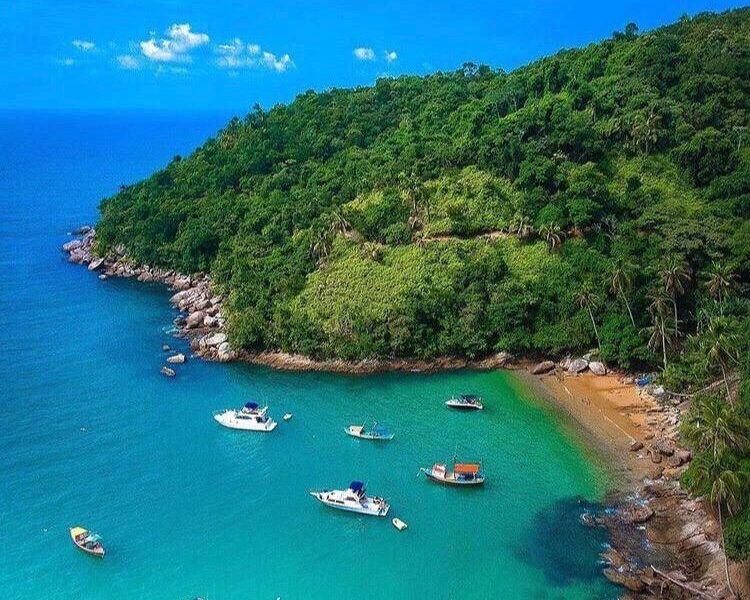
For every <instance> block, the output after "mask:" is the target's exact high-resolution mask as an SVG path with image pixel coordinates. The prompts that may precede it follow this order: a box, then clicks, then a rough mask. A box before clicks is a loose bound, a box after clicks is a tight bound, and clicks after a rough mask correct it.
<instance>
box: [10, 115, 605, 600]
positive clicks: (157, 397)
mask: <svg viewBox="0 0 750 600" xmlns="http://www.w3.org/2000/svg"><path fill="white" fill-rule="evenodd" d="M228 116H229V115H205V114H204V115H183V116H165V115H154V114H152V115H144V114H122V115H114V116H112V115H110V116H105V115H80V114H79V115H74V114H69V115H51V114H41V113H39V114H25V115H23V114H18V113H0V134H1V136H2V142H3V143H2V144H0V169H2V171H1V172H0V234H1V235H2V239H3V241H4V243H3V244H2V246H0V267H1V268H0V325H2V331H3V337H4V348H5V352H4V354H3V358H2V361H0V381H2V382H3V394H2V399H0V526H1V527H2V528H3V530H4V533H5V535H4V550H3V552H0V589H2V590H3V592H4V597H6V598H23V599H32V598H47V599H53V598H61V599H62V598H66V599H67V598H91V599H105V598H106V599H108V600H118V599H125V598H128V599H131V598H137V597H143V598H153V599H157V600H159V599H165V600H166V599H175V600H177V599H187V598H192V597H195V596H198V595H201V596H204V597H206V598H207V599H208V600H222V599H235V598H236V599H239V598H243V599H244V598H269V599H273V598H277V597H279V596H280V597H282V598H284V599H287V598H329V597H333V596H343V595H345V594H356V595H362V594H364V595H365V596H366V597H367V598H368V599H380V598H446V599H447V598H519V599H520V598H525V599H526V598H532V599H558V598H566V599H568V598H569V599H589V598H615V597H616V596H617V592H616V590H614V589H613V588H611V587H610V586H608V585H607V584H606V583H605V581H604V579H603V578H602V577H601V575H600V572H599V569H598V568H597V555H598V552H599V551H600V549H601V546H602V544H604V542H605V541H606V540H605V539H604V538H603V537H602V534H601V532H599V531H594V530H590V529H587V528H584V527H582V526H581V525H579V524H578V522H577V516H578V515H579V514H580V513H581V512H582V511H583V510H584V509H585V508H586V505H587V502H595V501H596V500H597V499H599V498H600V497H601V494H602V493H603V491H604V487H605V484H606V483H605V478H604V476H603V474H602V471H601V469H599V468H598V467H597V466H596V464H595V462H594V460H593V459H592V458H591V457H589V456H588V455H587V453H586V452H585V451H584V450H583V449H582V447H581V445H580V444H579V443H577V441H576V440H575V439H573V438H571V435H570V433H569V431H568V430H567V429H566V428H563V427H561V426H560V424H559V423H558V422H557V420H556V417H555V416H554V415H553V414H552V413H550V412H549V411H547V410H545V409H544V408H543V407H540V406H539V405H538V404H537V403H536V402H533V401H530V400H529V398H527V395H528V393H529V392H526V391H524V389H523V387H522V386H521V385H519V383H518V382H517V381H515V380H514V379H513V378H512V376H511V375H509V374H506V373H475V372H456V373H448V374H435V375H423V374H403V373H402V374H388V375H377V376H370V377H346V376H337V375H329V374H318V373H306V374H291V373H278V372H273V371H269V370H266V369H262V368H256V367H249V366H246V365H220V364H210V363H205V362H202V361H200V360H189V361H188V362H187V363H186V364H185V365H178V366H177V367H176V370H177V371H178V376H177V377H176V378H175V379H174V380H170V379H166V378H164V377H162V376H161V375H159V372H158V371H159V368H160V367H161V365H162V364H163V363H164V354H163V353H162V351H161V346H162V344H164V343H168V344H171V345H172V346H173V347H177V348H180V349H183V350H185V351H187V347H186V344H185V342H183V341H180V340H176V339H174V338H172V337H171V335H170V333H169V327H170V324H171V320H172V318H173V316H174V313H173V312H172V309H171V308H170V307H169V305H168V303H167V298H168V296H169V294H168V292H167V291H166V290H165V289H164V288H162V287H160V286H158V285H144V284H138V283H136V282H130V281H122V280H108V281H104V282H102V281H99V280H97V278H96V277H95V276H94V275H92V274H91V273H89V272H87V271H86V270H85V269H84V268H81V267H76V266H71V265H68V264H67V263H65V262H64V260H63V257H62V255H61V254H60V252H59V250H58V249H59V246H60V244H61V243H63V242H64V241H65V240H66V239H67V238H66V236H65V232H66V231H67V230H69V229H71V228H72V227H74V226H75V225H78V224H80V223H84V222H92V221H94V220H95V217H96V205H97V203H98V201H99V199H100V198H101V197H102V196H104V195H106V194H109V193H112V192H113V191H115V190H116V188H117V186H118V185H119V184H120V183H125V182H131V181H134V180H136V179H138V178H139V177H142V176H144V175H146V174H148V173H149V172H150V171H152V170H153V169H154V168H156V167H158V166H160V165H162V164H164V163H165V162H167V161H168V160H169V159H170V158H171V157H172V156H173V155H174V154H176V153H183V154H184V153H187V152H188V151H189V150H190V148H191V147H193V146H195V145H196V144H197V143H199V142H200V141H201V140H203V139H204V138H205V137H207V136H208V135H210V134H212V133H213V132H214V131H215V130H216V129H217V128H218V127H219V126H220V125H221V124H222V123H223V122H224V121H225V120H226V119H227V117H228ZM454 392H472V393H478V394H481V395H482V396H483V397H484V399H485V402H486V406H487V409H486V410H485V411H483V412H481V413H473V414H461V413H456V412H452V411H449V410H448V409H446V408H445V407H444V406H443V404H442V403H443V401H444V399H445V398H446V397H447V396H449V395H450V394H451V393H454ZM249 399H255V400H261V401H263V402H268V403H269V404H270V405H271V413H272V414H273V415H274V416H275V417H276V418H277V419H279V420H280V417H281V415H282V414H284V413H285V412H292V413H294V418H293V419H292V420H291V421H289V422H283V421H282V422H280V424H279V426H278V427H277V429H276V431H275V432H273V433H271V434H252V433H250V434H243V433H240V432H234V431H229V430H226V429H223V428H221V427H219V426H218V425H217V424H216V423H215V422H214V421H213V420H212V418H211V413H212V411H214V410H216V409H219V408H223V407H227V406H236V405H239V404H241V403H242V402H244V401H246V400H249ZM375 418H377V419H378V420H379V421H381V422H383V423H384V424H386V425H387V426H388V427H389V428H391V429H392V430H393V431H395V432H396V438H395V439H394V440H393V441H392V442H389V443H382V444H376V443H368V442H363V441H358V440H355V439H352V438H350V437H348V436H346V435H345V434H344V432H343V429H344V427H345V426H346V425H348V424H350V423H355V422H362V421H365V420H372V419H375ZM454 450H457V451H458V454H459V458H461V459H466V460H475V459H481V460H483V461H484V465H485V470H486V473H487V476H488V478H489V480H488V483H487V484H486V486H485V487H484V489H474V490H456V489H449V488H444V487H441V486H437V485H434V484H431V483H430V482H428V481H426V480H425V479H424V478H423V477H418V476H417V473H418V468H419V466H420V465H424V466H427V465H429V464H431V463H432V462H434V461H437V460H450V459H451V456H452V455H453V453H454ZM355 478H361V479H363V480H364V481H366V482H367V484H368V487H369V489H370V491H371V492H372V493H375V494H378V495H384V496H386V497H387V498H388V499H389V500H390V502H391V505H392V509H391V515H389V517H390V516H398V517H400V518H402V519H403V520H405V521H406V522H407V523H408V524H409V529H408V530H407V531H405V532H398V531H396V530H395V529H394V528H393V527H392V526H391V524H390V519H376V518H371V517H369V518H368V517H359V516H356V515H350V514H345V513H339V512H337V511H333V510H331V509H328V508H326V507H324V506H322V505H319V504H317V503H316V502H315V501H314V500H313V499H312V498H310V497H309V496H308V495H307V491H308V490H309V489H313V488H323V487H327V488H330V487H339V486H344V485H346V484H347V483H348V482H349V481H350V480H351V479H355ZM75 524H82V525H85V526H87V527H90V528H92V529H94V530H96V531H97V532H99V533H100V534H102V535H103V536H104V538H105V543H106V546H107V550H108V555H107V557H106V559H105V560H103V561H98V560H96V559H91V558H89V557H86V556H84V555H82V554H81V553H79V552H77V551H76V550H75V548H74V547H73V546H72V544H71V542H70V540H69V538H68V532H67V528H68V527H70V526H72V525H75Z"/></svg>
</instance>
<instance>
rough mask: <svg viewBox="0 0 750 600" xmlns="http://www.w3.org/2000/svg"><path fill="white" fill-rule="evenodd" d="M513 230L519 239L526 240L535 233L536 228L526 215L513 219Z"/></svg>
mask: <svg viewBox="0 0 750 600" xmlns="http://www.w3.org/2000/svg"><path fill="white" fill-rule="evenodd" d="M511 229H512V230H513V232H514V233H515V234H516V236H517V237H518V239H521V240H525V239H527V238H528V237H529V236H530V235H531V234H532V233H534V227H533V226H532V225H531V219H529V217H527V216H525V215H521V214H516V216H515V217H514V218H513V224H512V225H511Z"/></svg>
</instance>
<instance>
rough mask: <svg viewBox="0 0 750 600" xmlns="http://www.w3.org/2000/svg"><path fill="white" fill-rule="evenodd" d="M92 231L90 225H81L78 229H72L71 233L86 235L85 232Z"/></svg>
mask: <svg viewBox="0 0 750 600" xmlns="http://www.w3.org/2000/svg"><path fill="white" fill-rule="evenodd" d="M91 231H93V230H92V229H91V227H90V226H88V225H81V227H79V228H78V229H75V230H73V235H86V234H87V233H91Z"/></svg>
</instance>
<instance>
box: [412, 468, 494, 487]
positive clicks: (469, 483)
mask: <svg viewBox="0 0 750 600" xmlns="http://www.w3.org/2000/svg"><path fill="white" fill-rule="evenodd" d="M420 471H422V473H424V474H425V475H427V478H428V479H429V480H430V481H434V482H435V483H440V484H442V485H452V486H456V487H473V486H478V485H483V484H484V476H482V477H475V478H474V479H453V478H445V477H438V476H436V475H434V474H433V473H432V471H430V469H425V468H424V467H422V468H421V469H420Z"/></svg>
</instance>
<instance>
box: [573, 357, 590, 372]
mask: <svg viewBox="0 0 750 600" xmlns="http://www.w3.org/2000/svg"><path fill="white" fill-rule="evenodd" d="M588 366H589V363H588V361H586V360H584V359H582V358H576V359H575V360H571V361H570V364H569V365H568V372H569V373H581V372H582V371H585V370H586V368H587V367H588Z"/></svg>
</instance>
